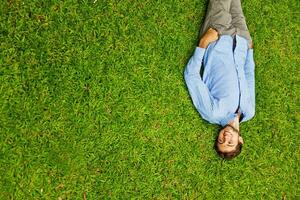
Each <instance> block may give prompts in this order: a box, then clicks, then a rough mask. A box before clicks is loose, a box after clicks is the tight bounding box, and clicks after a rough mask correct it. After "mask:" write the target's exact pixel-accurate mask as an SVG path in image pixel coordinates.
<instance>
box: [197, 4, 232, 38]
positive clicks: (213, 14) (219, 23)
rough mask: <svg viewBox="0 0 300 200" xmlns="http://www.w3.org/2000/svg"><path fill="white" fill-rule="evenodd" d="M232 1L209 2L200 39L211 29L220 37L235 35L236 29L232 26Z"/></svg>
mask: <svg viewBox="0 0 300 200" xmlns="http://www.w3.org/2000/svg"><path fill="white" fill-rule="evenodd" d="M231 1H232V0H209V4H208V8H207V13H206V17H205V20H204V23H203V25H202V28H201V30H200V37H202V36H203V35H204V33H205V32H206V31H207V30H208V29H209V28H214V29H215V30H217V31H218V33H219V35H233V34H234V33H235V28H234V27H233V26H232V17H231V14H230V8H231Z"/></svg>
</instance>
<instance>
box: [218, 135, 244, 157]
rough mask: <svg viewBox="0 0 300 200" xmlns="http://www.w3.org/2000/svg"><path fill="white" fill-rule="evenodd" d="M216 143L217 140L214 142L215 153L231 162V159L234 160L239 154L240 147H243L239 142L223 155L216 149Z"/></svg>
mask: <svg viewBox="0 0 300 200" xmlns="http://www.w3.org/2000/svg"><path fill="white" fill-rule="evenodd" d="M217 143H218V140H216V143H215V149H216V151H217V153H218V154H219V156H220V157H222V158H224V159H226V160H231V159H233V158H235V157H236V156H238V155H239V154H240V153H241V151H242V147H243V144H242V143H240V142H239V143H238V144H237V145H236V147H235V149H234V150H233V151H231V152H226V153H224V152H222V151H220V150H219V149H218V146H217Z"/></svg>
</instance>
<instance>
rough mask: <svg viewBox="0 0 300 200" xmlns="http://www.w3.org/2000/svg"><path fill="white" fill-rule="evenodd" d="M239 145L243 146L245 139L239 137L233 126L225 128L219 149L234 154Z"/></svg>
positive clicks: (221, 134)
mask: <svg viewBox="0 0 300 200" xmlns="http://www.w3.org/2000/svg"><path fill="white" fill-rule="evenodd" d="M238 143H241V144H243V143H244V142H243V138H242V137H241V136H239V133H238V131H237V130H235V129H234V128H233V127H231V126H225V127H224V128H223V129H222V130H221V131H220V133H219V136H218V142H217V148H218V149H219V151H221V152H223V153H228V152H232V151H234V150H235V149H236V146H237V145H238Z"/></svg>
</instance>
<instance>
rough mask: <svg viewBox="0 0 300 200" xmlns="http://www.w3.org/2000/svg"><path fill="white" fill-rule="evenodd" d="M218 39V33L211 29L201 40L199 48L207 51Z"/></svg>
mask: <svg viewBox="0 0 300 200" xmlns="http://www.w3.org/2000/svg"><path fill="white" fill-rule="evenodd" d="M218 38H219V36H218V32H217V31H216V30H215V29H212V28H209V29H208V30H207V31H206V33H205V34H204V35H203V37H202V38H201V39H200V42H199V47H200V48H204V49H206V48H207V46H208V45H209V43H211V42H214V41H216V40H217V39H218Z"/></svg>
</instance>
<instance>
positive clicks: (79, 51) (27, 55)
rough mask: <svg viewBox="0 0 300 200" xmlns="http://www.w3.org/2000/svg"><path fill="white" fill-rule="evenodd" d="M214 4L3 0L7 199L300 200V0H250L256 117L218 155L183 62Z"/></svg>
mask: <svg viewBox="0 0 300 200" xmlns="http://www.w3.org/2000/svg"><path fill="white" fill-rule="evenodd" d="M206 6H207V2H206V1H205V0H201V1H200V0H198V1H191V0H182V1H179V0H175V1H168V0H166V1H130V0H124V1H114V0H112V1H102V0H98V1H95V3H94V2H93V1H58V0H57V1H54V0H53V1H38V0H31V1H28V0H24V1H21V0H16V1H15V0H8V1H1V3H0V21H1V22H0V94H1V95H0V199H83V195H84V193H86V196H87V199H229V200H230V199H242V200H244V199H288V200H289V199H294V200H298V199H300V178H299V175H300V168H299V164H300V140H299V138H300V130H299V126H300V123H299V121H300V117H299V112H300V109H299V96H300V94H299V92H300V90H299V75H300V74H299V64H300V62H299V61H300V56H299V55H300V51H299V41H300V35H299V31H300V27H299V21H300V17H299V16H300V13H299V10H300V3H299V1H298V0H280V1H279V0H278V1H275V0H274V1H272V0H264V1H260V0H252V1H250V0H248V1H244V2H243V7H244V13H245V15H246V18H247V22H248V26H249V29H250V30H251V33H252V37H253V40H254V45H255V61H256V99H257V102H256V103H257V107H256V116H255V118H254V119H253V120H251V121H249V122H247V123H243V124H242V126H241V130H242V135H243V137H244V140H245V145H244V148H243V152H242V154H241V155H240V156H239V157H238V158H236V159H234V160H232V161H223V160H222V159H220V158H218V156H217V155H216V153H215V151H214V149H213V143H214V139H215V137H216V135H217V131H218V129H219V127H217V126H216V125H210V124H208V123H207V122H205V121H204V120H202V119H201V118H200V117H199V114H198V113H197V112H196V110H195V109H194V107H193V105H192V103H191V100H190V98H189V94H188V92H187V89H186V86H185V83H184V81H183V69H184V67H185V65H186V63H187V61H188V59H189V57H190V56H191V54H192V53H193V51H194V48H195V45H196V43H197V41H198V31H199V29H200V25H201V20H202V19H203V17H204V14H205V10H206Z"/></svg>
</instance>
